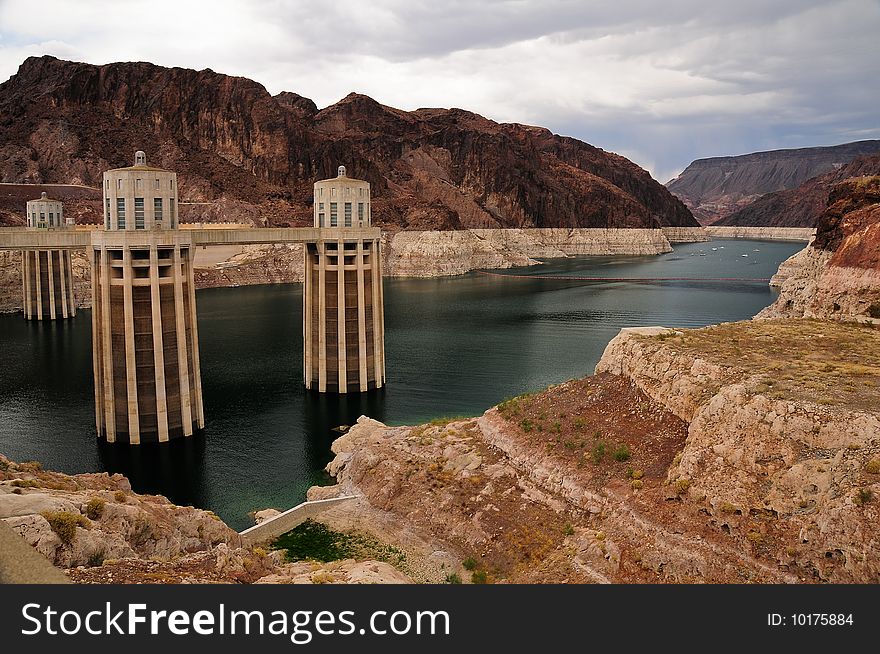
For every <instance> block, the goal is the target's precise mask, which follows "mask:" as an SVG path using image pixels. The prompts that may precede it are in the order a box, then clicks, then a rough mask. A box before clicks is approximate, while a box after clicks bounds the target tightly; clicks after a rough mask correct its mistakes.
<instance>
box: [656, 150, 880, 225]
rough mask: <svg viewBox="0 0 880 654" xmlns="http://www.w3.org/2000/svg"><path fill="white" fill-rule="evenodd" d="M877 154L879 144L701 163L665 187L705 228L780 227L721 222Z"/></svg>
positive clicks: (721, 158)
mask: <svg viewBox="0 0 880 654" xmlns="http://www.w3.org/2000/svg"><path fill="white" fill-rule="evenodd" d="M876 154H880V140H877V141H856V142H854V143H844V144H843V145H835V146H831V147H816V148H799V149H795V150H770V151H767V152H753V153H751V154H744V155H740V156H736V157H712V158H709V159H697V160H696V161H694V162H692V163H691V164H690V165H689V166H688V167H687V168H685V170H684V171H683V172H682V173H681V175H679V176H678V177H676V178H675V179H673V180H671V181H669V182H667V184H666V186H667V188H668V189H669V190H670V191H672V192H673V193H674V194H675V195H676V196H678V197H679V198H681V199H682V200H683V201H684V203H685V204H686V205H687V206H688V207H689V208H690V209H691V211H693V213H694V215H695V216H696V217H697V218H698V219H699V220H700V221H701V222H702V223H704V224H713V223H716V221H718V222H717V224H719V225H721V224H725V225H743V226H746V225H761V226H770V225H774V226H775V225H777V223H771V222H741V223H740V222H733V223H732V222H721V221H720V220H719V219H723V218H724V217H725V216H728V215H730V214H732V213H734V212H737V211H739V210H740V209H742V208H743V207H746V206H749V205H751V203H752V202H754V201H755V200H757V199H758V198H759V197H761V196H763V195H765V194H767V193H774V192H777V191H783V190H785V189H793V188H796V187H797V186H799V185H800V184H802V183H803V182H805V181H807V180H808V179H810V178H812V177H815V176H817V175H821V174H824V173H828V172H832V171H834V170H837V169H839V168H840V167H842V166H844V165H845V164H847V163H849V162H851V161H852V160H853V159H855V158H856V157H859V156H862V155H876ZM822 206H823V207H824V204H823V205H822ZM819 210H820V211H821V207H820V208H819ZM778 225H779V226H795V225H793V224H792V225H790V224H788V223H778Z"/></svg>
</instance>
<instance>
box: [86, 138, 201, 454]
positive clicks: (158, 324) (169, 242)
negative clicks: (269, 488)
mask: <svg viewBox="0 0 880 654" xmlns="http://www.w3.org/2000/svg"><path fill="white" fill-rule="evenodd" d="M103 181H104V184H103V189H104V203H103V209H104V230H103V231H97V232H95V233H94V234H93V235H92V297H93V309H92V352H93V360H94V375H95V421H96V425H97V429H98V434H99V435H100V436H102V437H104V438H105V439H106V440H108V441H110V442H114V441H122V442H128V443H131V444H138V443H142V442H149V441H159V442H164V441H167V440H170V439H172V438H176V437H179V436H191V435H192V434H193V433H195V432H197V431H198V430H200V429H202V428H203V427H204V426H205V418H204V410H203V405H202V381H201V374H200V371H199V337H198V328H197V324H196V298H195V283H194V281H193V261H192V258H193V254H194V248H193V244H192V238H191V236H190V234H188V233H187V232H185V231H180V230H179V229H178V224H177V174H176V173H173V172H171V171H167V170H162V169H161V168H154V167H151V166H148V165H147V161H146V156H145V155H144V153H143V152H140V151H138V152H137V153H136V154H135V163H134V165H133V166H131V167H128V168H117V169H115V170H109V171H107V172H105V173H104V180H103Z"/></svg>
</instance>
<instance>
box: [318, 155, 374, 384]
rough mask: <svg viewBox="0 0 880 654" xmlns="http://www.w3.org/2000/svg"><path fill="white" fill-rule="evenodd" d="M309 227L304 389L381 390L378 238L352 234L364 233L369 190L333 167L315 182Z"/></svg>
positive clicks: (368, 204) (367, 217)
mask: <svg viewBox="0 0 880 654" xmlns="http://www.w3.org/2000/svg"><path fill="white" fill-rule="evenodd" d="M314 218H315V227H320V228H321V238H320V240H318V241H317V242H314V243H307V244H306V247H305V280H304V284H303V371H304V376H305V384H306V388H308V389H315V390H317V391H318V392H321V393H352V392H355V393H356V392H364V391H368V390H372V389H374V388H380V387H381V386H383V385H384V384H385V316H384V311H383V295H382V258H381V255H380V245H379V238H372V239H365V238H362V237H359V236H358V235H357V233H356V232H354V231H353V229H352V228H359V227H369V226H370V184H369V182H365V181H363V180H359V179H352V178H350V177H348V176H347V175H346V173H345V166H340V167H339V174H338V176H337V177H336V178H334V179H326V180H322V181H319V182H315V187H314Z"/></svg>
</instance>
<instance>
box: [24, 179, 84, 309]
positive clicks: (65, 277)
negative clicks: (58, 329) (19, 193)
mask: <svg viewBox="0 0 880 654" xmlns="http://www.w3.org/2000/svg"><path fill="white" fill-rule="evenodd" d="M27 228H28V229H29V230H52V231H55V230H68V229H73V224H72V223H68V222H67V221H66V220H65V218H64V207H63V205H62V203H61V202H60V201H59V200H53V199H52V198H50V197H48V196H47V195H46V193H42V194H41V195H40V198H39V199H38V200H30V201H28V203H27ZM21 297H22V309H23V311H24V317H25V319H26V320H57V319H59V318H73V317H74V316H75V315H76V300H75V299H74V296H73V269H72V267H71V265H70V250H66V249H47V250H23V251H22V253H21Z"/></svg>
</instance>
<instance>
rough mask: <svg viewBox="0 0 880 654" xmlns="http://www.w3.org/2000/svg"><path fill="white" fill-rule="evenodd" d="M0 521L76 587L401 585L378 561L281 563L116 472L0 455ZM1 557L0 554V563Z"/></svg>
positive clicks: (215, 521) (211, 518)
mask: <svg viewBox="0 0 880 654" xmlns="http://www.w3.org/2000/svg"><path fill="white" fill-rule="evenodd" d="M0 520H3V521H5V522H6V524H7V525H9V526H10V527H11V528H12V530H13V531H15V532H16V533H18V534H19V535H20V536H21V537H22V538H23V539H24V540H25V542H27V543H28V544H30V545H31V546H32V547H34V548H35V549H36V550H37V551H38V552H40V553H41V554H43V555H44V556H45V557H46V558H47V559H48V560H49V561H50V562H52V563H54V564H55V565H56V566H58V567H59V568H62V569H63V570H64V571H65V572H66V573H67V575H68V577H69V578H70V579H71V580H72V581H74V582H76V583H153V584H155V583H407V582H409V579H408V577H406V575H404V574H402V573H401V572H399V571H398V570H396V569H394V568H393V567H392V566H390V565H388V564H387V563H384V562H379V561H371V560H360V561H355V560H343V561H335V562H331V563H329V564H321V563H316V562H297V563H287V562H285V559H284V557H283V556H282V553H281V552H280V551H274V552H267V551H265V550H264V549H261V548H249V547H242V544H241V538H240V537H239V535H238V534H237V533H236V532H235V531H233V530H232V529H230V528H229V527H227V526H226V524H225V523H224V522H223V521H222V520H220V518H218V517H217V516H216V515H214V514H213V513H211V512H210V511H203V510H201V509H194V508H193V507H187V506H176V505H174V504H172V503H171V502H169V501H168V500H167V499H165V498H164V497H162V496H158V495H140V494H138V493H135V492H133V491H132V489H131V485H130V484H129V482H128V480H127V479H126V478H125V477H123V476H121V475H108V474H107V473H100V474H83V475H65V474H62V473H58V472H49V471H45V470H43V469H42V468H41V467H40V465H39V464H38V463H35V462H28V463H16V462H14V461H10V460H9V459H7V458H6V457H4V456H3V455H0ZM0 558H2V556H0Z"/></svg>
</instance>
